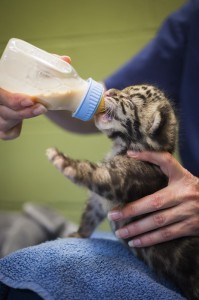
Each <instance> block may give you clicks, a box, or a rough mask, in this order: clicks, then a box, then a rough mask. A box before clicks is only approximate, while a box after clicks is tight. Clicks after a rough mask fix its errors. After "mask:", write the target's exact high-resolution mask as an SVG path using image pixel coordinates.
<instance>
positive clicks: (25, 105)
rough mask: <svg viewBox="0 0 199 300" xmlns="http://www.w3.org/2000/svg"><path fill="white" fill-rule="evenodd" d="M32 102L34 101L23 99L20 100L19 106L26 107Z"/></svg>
mask: <svg viewBox="0 0 199 300" xmlns="http://www.w3.org/2000/svg"><path fill="white" fill-rule="evenodd" d="M33 104H34V102H33V101H32V100H31V99H24V100H22V101H21V106H23V107H28V106H31V105H33Z"/></svg>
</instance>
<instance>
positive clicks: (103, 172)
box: [47, 148, 121, 200]
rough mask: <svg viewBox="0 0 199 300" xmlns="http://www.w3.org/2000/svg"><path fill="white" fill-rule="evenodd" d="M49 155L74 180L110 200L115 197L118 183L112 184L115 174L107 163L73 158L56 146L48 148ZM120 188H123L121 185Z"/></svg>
mask: <svg viewBox="0 0 199 300" xmlns="http://www.w3.org/2000/svg"><path fill="white" fill-rule="evenodd" d="M47 157H48V159H49V160H50V161H51V162H52V163H53V165H54V166H55V167H56V168H57V169H58V170H59V171H60V172H61V173H62V174H63V175H64V176H65V177H67V178H68V179H70V180H71V181H72V182H74V183H76V184H79V185H82V186H85V187H87V188H88V189H90V190H91V191H93V192H94V193H96V194H98V195H100V196H102V197H104V198H108V199H109V200H113V199H114V198H115V186H116V184H115V185H113V184H112V179H113V178H112V177H113V176H112V174H111V173H110V170H109V169H108V168H107V167H106V165H105V164H101V165H99V164H95V163H91V162H89V161H85V160H84V161H83V160H76V159H72V158H70V157H68V156H66V155H64V154H63V153H61V152H59V151H58V150H56V149H54V148H50V149H48V150H47ZM114 180H115V176H114ZM120 181H121V180H118V182H120ZM118 188H119V189H120V190H121V187H118Z"/></svg>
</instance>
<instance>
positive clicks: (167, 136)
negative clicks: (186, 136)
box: [95, 85, 178, 152]
mask: <svg viewBox="0 0 199 300" xmlns="http://www.w3.org/2000/svg"><path fill="white" fill-rule="evenodd" d="M104 101H105V111H104V112H103V113H99V114H97V115H96V116H95V124H96V126H97V128H98V129H99V130H100V131H102V132H103V133H105V134H106V135H107V136H108V137H109V138H110V139H112V140H114V141H115V142H116V143H117V144H121V146H122V147H123V148H125V149H133V150H138V151H143V150H153V151H169V152H173V151H174V149H175V145H176V140H177V127H178V126H177V120H176V116H175V113H174V110H173V108H172V105H171V103H170V102H169V101H168V100H167V98H166V96H165V95H164V93H163V92H161V91H160V90H159V89H157V88H156V87H154V86H150V85H135V86H130V87H127V88H125V89H123V90H122V91H119V90H116V89H110V90H108V91H107V92H106V93H105V95H104Z"/></svg>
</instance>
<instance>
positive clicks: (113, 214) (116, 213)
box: [108, 211, 122, 221]
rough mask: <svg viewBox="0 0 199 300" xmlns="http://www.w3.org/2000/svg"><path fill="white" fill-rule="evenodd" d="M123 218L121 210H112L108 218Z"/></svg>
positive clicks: (113, 219) (114, 219)
mask: <svg viewBox="0 0 199 300" xmlns="http://www.w3.org/2000/svg"><path fill="white" fill-rule="evenodd" d="M121 218H122V213H121V212H120V211H112V212H109V213H108V219H109V220H111V221H116V220H119V219H121Z"/></svg>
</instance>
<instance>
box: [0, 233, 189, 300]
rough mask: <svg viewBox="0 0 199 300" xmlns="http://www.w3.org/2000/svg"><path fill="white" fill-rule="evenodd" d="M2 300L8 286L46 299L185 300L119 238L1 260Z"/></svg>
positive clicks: (68, 242) (72, 242) (64, 244)
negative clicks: (30, 291)
mask: <svg viewBox="0 0 199 300" xmlns="http://www.w3.org/2000/svg"><path fill="white" fill-rule="evenodd" d="M0 282H1V283H0V300H2V299H3V296H1V295H3V292H2V290H5V286H8V287H12V288H19V289H29V290H32V291H34V292H36V293H37V294H38V295H40V296H41V297H42V298H43V299H45V300H85V299H92V300H93V299H95V300H98V299H99V300H120V299H125V300H132V299H136V300H140V299H142V300H143V299H144V300H147V299H150V300H151V299H158V300H180V299H185V298H183V296H182V295H181V294H180V292H179V291H178V290H177V289H175V287H173V286H172V284H171V283H169V282H167V281H165V280H163V279H160V278H159V277H158V276H156V275H155V274H154V273H153V272H152V271H151V270H149V268H148V267H147V266H146V265H145V264H144V263H143V262H142V261H140V260H138V259H137V258H136V257H134V255H133V254H132V253H131V252H130V251H129V250H128V249H127V248H126V247H125V246H124V245H123V244H121V243H120V242H119V241H118V240H116V239H114V238H113V239H112V238H109V237H108V238H104V237H99V236H98V237H95V238H91V239H76V238H68V239H58V240H56V241H51V242H46V243H43V244H41V245H38V246H33V247H29V248H24V249H22V250H19V251H16V252H14V253H12V254H10V255H8V256H6V257H4V258H2V259H1V260H0Z"/></svg>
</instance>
